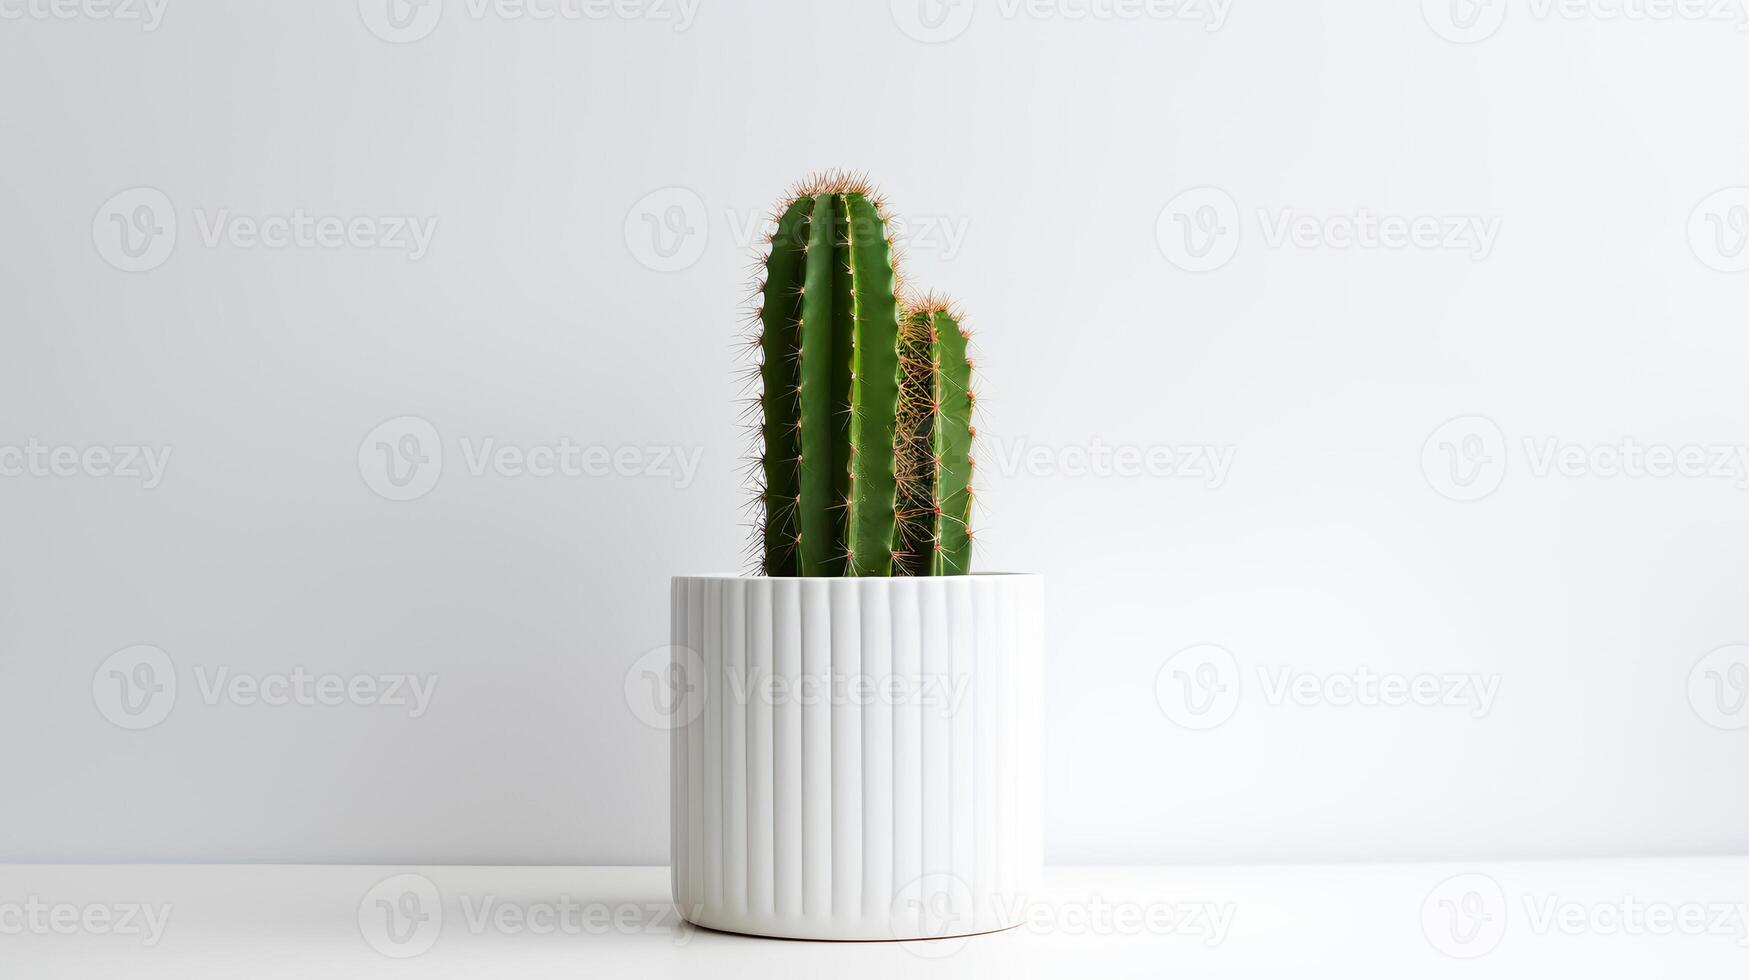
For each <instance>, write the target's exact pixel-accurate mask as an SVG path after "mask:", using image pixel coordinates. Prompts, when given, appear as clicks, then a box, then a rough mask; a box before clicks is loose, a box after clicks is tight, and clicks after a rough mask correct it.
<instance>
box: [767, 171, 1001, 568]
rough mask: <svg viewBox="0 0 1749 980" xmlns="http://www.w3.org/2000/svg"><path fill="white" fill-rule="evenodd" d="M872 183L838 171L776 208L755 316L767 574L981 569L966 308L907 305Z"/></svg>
mask: <svg viewBox="0 0 1749 980" xmlns="http://www.w3.org/2000/svg"><path fill="white" fill-rule="evenodd" d="M886 225H887V217H886V212H885V209H884V207H883V206H882V203H881V201H880V200H879V198H878V197H876V196H875V195H874V193H873V189H872V187H870V186H869V185H868V183H867V181H865V180H863V179H861V178H859V177H855V176H846V175H841V174H827V175H823V176H820V177H816V178H813V179H810V180H808V181H804V182H803V183H802V184H799V185H797V186H796V187H795V188H793V189H792V191H791V193H790V195H789V198H788V203H787V204H785V205H784V206H783V208H782V209H781V211H780V212H779V214H778V215H777V228H776V231H775V232H774V234H773V235H772V239H771V251H770V254H769V255H768V256H767V257H766V259H765V281H764V283H763V284H762V285H761V286H760V288H759V292H760V298H761V302H760V305H759V308H758V310H757V311H756V313H755V320H756V322H757V325H758V330H759V336H758V338H757V339H756V341H755V346H756V347H757V349H758V351H759V358H760V363H759V367H758V373H759V377H760V382H761V386H762V392H761V394H760V396H759V399H758V404H759V412H760V416H761V418H760V421H759V423H758V428H759V431H760V434H761V436H762V438H763V450H762V452H761V455H760V458H759V459H758V461H757V469H758V471H759V473H760V475H761V477H762V488H761V491H760V495H759V496H760V503H761V505H762V511H763V518H762V526H761V530H760V548H761V550H762V553H763V559H762V562H761V567H762V568H763V570H764V571H765V573H766V574H768V575H800V576H843V575H874V576H883V575H957V574H964V573H965V572H966V571H967V570H968V569H969V568H970V565H971V536H970V531H969V528H968V524H967V519H968V517H969V508H970V502H971V491H970V480H971V464H970V446H971V435H972V430H971V423H970V418H971V404H972V402H971V397H970V369H971V365H970V362H969V361H967V360H966V357H965V335H964V333H963V332H962V331H961V330H960V327H959V320H958V317H957V316H956V315H955V314H954V313H953V312H952V311H951V310H950V309H949V308H948V307H947V305H946V304H945V303H942V302H939V301H936V300H934V299H930V300H927V301H924V302H922V303H921V304H920V305H916V306H914V307H906V306H905V305H904V304H902V303H901V301H900V299H899V293H900V284H899V276H898V272H897V263H896V258H895V255H894V249H893V242H892V239H891V238H890V237H889V236H888V234H887V227H886Z"/></svg>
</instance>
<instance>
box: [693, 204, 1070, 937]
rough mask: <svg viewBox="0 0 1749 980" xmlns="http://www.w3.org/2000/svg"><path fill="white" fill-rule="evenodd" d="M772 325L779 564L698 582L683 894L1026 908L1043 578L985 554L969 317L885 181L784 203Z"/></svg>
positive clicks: (715, 900) (911, 924) (875, 918)
mask: <svg viewBox="0 0 1749 980" xmlns="http://www.w3.org/2000/svg"><path fill="white" fill-rule="evenodd" d="M774 217H775V225H776V228H775V231H774V232H773V234H772V236H771V238H770V242H769V251H768V253H767V254H765V255H764V256H762V266H763V281H762V282H761V283H760V285H759V287H758V295H759V306H758V309H757V310H756V312H755V315H754V325H755V333H756V337H755V338H754V340H753V342H752V345H751V346H752V349H753V351H754V352H755V360H756V363H757V366H756V373H757V380H758V385H759V388H760V392H759V394H758V396H757V398H756V399H755V401H754V404H755V406H756V408H755V409H754V412H755V415H756V420H755V423H754V426H753V427H754V428H755V430H756V435H757V440H756V441H757V443H758V447H759V448H758V450H757V455H756V458H755V460H754V461H753V466H752V469H753V471H754V473H755V474H756V478H757V480H758V487H759V489H758V499H757V501H756V507H757V510H758V512H759V514H760V520H759V522H758V525H757V532H756V536H755V542H754V550H755V551H756V552H757V554H758V574H753V575H745V576H736V575H718V576H682V577H677V578H675V579H674V582H673V636H674V639H673V648H674V651H675V653H674V671H673V676H674V677H675V678H676V690H677V692H678V693H679V695H680V696H681V697H682V698H684V699H686V700H687V701H688V702H689V703H688V704H686V705H684V706H682V707H681V708H680V710H679V711H678V714H677V717H680V718H683V719H687V721H686V723H685V724H681V725H679V726H678V727H676V728H675V729H674V731H673V734H672V781H671V792H670V797H671V826H672V839H671V849H672V864H673V888H674V897H675V902H676V904H677V905H678V906H679V908H680V910H681V912H682V913H683V914H684V915H685V916H686V917H687V918H688V919H690V920H691V921H693V922H695V923H697V924H699V925H702V926H706V927H709V928H714V929H721V930H726V931H730V932H741V933H750V934H755V935H768V936H783V937H789V938H805V939H843V940H870V939H903V940H910V939H922V938H931V937H945V936H960V935H969V934H973V933H979V932H988V931H993V930H996V929H1003V928H1008V927H1010V926H1013V925H1017V924H1018V923H1019V920H1020V918H1021V917H1022V916H1023V914H1024V911H1025V910H1024V908H1023V904H1024V901H1025V895H1026V891H1027V889H1028V887H1029V882H1030V879H1031V874H1032V872H1033V871H1034V870H1036V867H1037V864H1038V861H1039V857H1040V832H1039V799H1038V794H1037V787H1036V780H1035V773H1036V761H1037V735H1038V731H1037V724H1036V708H1035V701H1036V698H1037V695H1038V688H1037V683H1038V658H1039V653H1040V646H1041V642H1042V637H1041V628H1040V615H1041V611H1040V605H1041V602H1042V587H1041V582H1040V580H1039V579H1038V578H1037V577H1036V576H1031V575H1004V574H987V573H976V574H974V573H973V571H972V568H973V562H972V540H973V535H972V529H971V526H970V522H971V513H972V512H971V504H972V472H973V464H972V456H971V446H972V439H973V436H974V434H975V430H974V429H973V422H972V410H973V406H974V396H973V393H972V384H971V372H972V363H971V361H970V359H969V358H968V357H967V353H966V334H965V332H964V330H963V329H962V327H961V319H962V318H961V316H960V314H959V312H958V311H957V310H956V309H955V308H954V307H953V305H952V304H950V303H948V302H946V301H945V300H943V299H941V298H940V297H937V296H934V295H922V296H918V295H914V294H911V293H909V292H908V291H907V290H906V289H905V288H904V286H903V284H902V283H901V280H900V277H899V274H898V271H897V265H896V259H895V255H894V247H893V242H892V239H891V237H890V236H889V234H888V231H887V225H888V216H887V212H886V209H885V207H884V205H883V203H882V202H881V200H880V198H879V197H878V196H877V195H876V194H875V193H874V191H873V189H872V188H871V187H870V186H869V184H868V182H867V181H866V180H864V179H862V178H860V177H857V176H855V175H845V174H838V173H832V174H825V175H820V176H817V177H814V178H810V179H808V180H806V181H803V182H802V183H800V184H798V185H797V186H795V187H794V188H792V189H791V191H790V193H789V194H788V195H787V197H786V199H785V201H784V202H783V203H782V205H781V206H780V207H779V209H778V211H777V212H776V214H775V216H774Z"/></svg>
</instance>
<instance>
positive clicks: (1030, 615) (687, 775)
mask: <svg viewBox="0 0 1749 980" xmlns="http://www.w3.org/2000/svg"><path fill="white" fill-rule="evenodd" d="M673 587H674V595H673V618H674V623H673V637H674V639H673V645H674V673H673V675H672V676H673V679H674V681H675V683H676V690H677V692H678V695H679V697H680V698H681V703H680V704H678V705H677V709H678V710H677V713H676V727H675V728H674V731H673V734H672V740H673V744H672V751H673V759H672V762H673V768H672V776H671V785H670V804H671V819H672V839H671V848H672V855H671V856H672V862H673V886H674V900H675V903H676V904H677V905H678V906H679V908H680V911H681V913H682V914H683V915H684V916H685V917H686V918H687V919H688V920H690V921H691V922H694V923H696V924H698V925H701V926H705V927H707V928H711V929H721V930H725V931H729V932H740V933H749V934H753V935H762V936H781V937H787V938H795V939H840V940H871V939H874V940H880V939H885V940H894V939H904V940H909V939H924V938H937V937H947V936H962V935H970V934H974V933H980V932H990V931H993V930H997V929H1006V928H1009V927H1012V926H1015V925H1018V924H1019V923H1020V920H1021V919H1022V918H1023V917H1024V915H1025V909H1024V908H1023V907H1022V906H1023V902H1024V900H1025V896H1027V895H1028V894H1032V893H1033V891H1032V889H1033V875H1034V874H1035V873H1036V871H1037V869H1038V866H1039V863H1040V857H1041V833H1040V819H1039V805H1040V795H1039V790H1038V781H1037V769H1038V759H1039V740H1038V736H1039V730H1038V710H1037V703H1038V699H1039V693H1040V689H1039V684H1040V676H1039V670H1040V653H1041V646H1042V641H1043V637H1042V622H1041V618H1042V617H1041V609H1040V607H1041V603H1042V598H1043V596H1042V582H1041V580H1040V579H1039V578H1038V577H1037V576H1031V575H953V576H938V577H913V578H766V577H737V576H698V577H680V578H676V579H674V586H673Z"/></svg>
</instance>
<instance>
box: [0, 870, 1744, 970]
mask: <svg viewBox="0 0 1749 980" xmlns="http://www.w3.org/2000/svg"><path fill="white" fill-rule="evenodd" d="M401 875H413V876H418V877H411V878H396V876H401ZM667 875H668V873H667V870H666V869H665V868H508V867H425V868H413V867H356V866H348V867H290V866H229V867H220V866H163V865H140V866H53V865H36V866H32V865H10V866H0V977H4V978H6V980H14V978H36V977H80V976H93V977H106V978H108V977H174V978H178V980H189V978H198V977H226V978H266V977H298V978H308V977H353V976H368V977H378V976H381V977H400V976H421V977H490V978H501V977H573V978H574V977H610V976H611V977H618V976H624V977H689V978H710V980H730V978H738V977H749V978H752V977H757V978H759V980H773V978H782V977H808V976H821V977H827V978H829V980H851V978H855V977H863V976H867V977H882V978H891V977H895V976H901V975H903V976H913V975H916V976H967V977H971V976H1007V977H1014V976H1019V977H1056V976H1062V977H1131V976H1133V977H1232V976H1305V975H1312V976H1324V975H1328V976H1342V977H1356V976H1362V977H1373V976H1377V977H1391V978H1396V980H1401V978H1419V977H1448V976H1449V977H1565V976H1584V977H1597V976H1637V977H1680V978H1687V980H1693V978H1711V977H1720V978H1725V977H1729V978H1733V980H1743V978H1749V858H1683V859H1673V860H1629V861H1559V862H1523V863H1498V864H1469V865H1461V866H1460V865H1426V864H1416V865H1410V864H1404V865H1320V866H1314V865H1306V866H1246V867H1214V866H1198V867H1171V868H1158V867H1154V868H1053V869H1050V870H1049V871H1048V872H1047V873H1046V876H1045V880H1044V883H1043V887H1042V888H1041V889H1040V892H1039V894H1038V895H1037V896H1036V898H1035V899H1034V900H1033V901H1032V902H1031V909H1032V911H1033V916H1032V919H1031V921H1030V922H1029V924H1028V925H1025V926H1022V927H1020V928H1018V929H1015V930H1011V931H1009V932H1005V933H999V934H993V935H988V936H980V937H975V938H972V939H967V940H942V941H938V942H934V943H817V942H794V941H782V940H767V939H752V938H747V937H742V936H732V935H727V934H722V933H714V932H709V931H705V930H700V929H696V928H692V927H690V926H685V925H683V924H680V923H679V922H678V921H677V919H676V917H675V915H674V913H673V910H672V906H670V905H669V904H668V876H667ZM1456 875H1463V876H1465V877H1461V878H1458V879H1456V880H1455V881H1452V880H1451V879H1452V878H1453V876H1456ZM391 878H395V880H394V881H391V882H389V883H388V884H387V885H383V886H382V887H379V885H381V883H383V882H385V881H386V880H388V879H391ZM425 882H428V883H429V888H430V889H431V890H432V891H431V892H427V895H428V897H427V899H426V900H425V902H424V904H423V906H421V905H420V904H419V903H418V902H417V901H416V900H415V899H414V898H412V897H407V896H411V895H416V894H417V891H418V889H419V888H424V887H427V886H426V885H425ZM409 885H412V886H414V887H412V888H409ZM379 899H396V900H400V901H403V902H406V901H413V902H414V904H412V905H401V906H400V908H402V909H404V910H405V911H408V912H413V913H418V914H420V915H424V916H425V918H424V920H423V921H424V924H423V925H417V926H416V924H415V923H416V921H417V920H416V919H415V918H397V919H396V920H395V922H396V924H397V925H396V929H397V932H396V934H395V935H394V936H390V935H389V933H388V928H389V922H390V920H389V917H388V915H387V913H386V912H385V910H384V906H382V905H380V904H379V902H378V900H379ZM129 908H132V909H134V911H132V912H129V911H128V909H129ZM148 908H149V909H151V910H152V912H151V915H148V914H147V911H146V910H147V909H148ZM434 908H435V909H436V910H437V913H438V914H437V915H435V916H431V915H428V914H426V913H428V912H429V911H431V910H432V909H434ZM106 920H107V921H106ZM154 922H155V923H157V925H158V927H160V928H161V932H160V933H159V934H158V935H157V938H156V942H153V935H152V929H153V925H152V924H153V923H154ZM124 923H125V928H122V929H121V931H122V932H123V933H125V934H117V930H118V927H123V926H124ZM1454 924H1455V925H1456V926H1457V931H1454V929H1453V926H1454ZM420 930H423V931H420ZM389 953H393V954H397V955H395V956H391V955H387V954H389ZM408 953H414V954H416V955H411V956H406V955H404V954H408ZM1453 954H1456V955H1453Z"/></svg>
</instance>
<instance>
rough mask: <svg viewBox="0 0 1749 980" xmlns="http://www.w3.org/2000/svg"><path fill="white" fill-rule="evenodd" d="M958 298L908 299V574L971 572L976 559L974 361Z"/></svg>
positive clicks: (903, 345)
mask: <svg viewBox="0 0 1749 980" xmlns="http://www.w3.org/2000/svg"><path fill="white" fill-rule="evenodd" d="M960 319H961V317H960V315H959V313H958V312H957V311H955V310H954V308H953V306H952V304H951V303H949V302H947V301H946V300H944V299H940V298H937V297H934V296H926V297H923V298H922V299H918V300H914V301H912V302H909V303H907V304H906V308H905V314H904V319H903V321H902V325H901V329H900V337H899V347H900V351H901V358H900V360H901V363H902V364H903V370H904V384H903V385H902V386H901V394H900V398H899V446H900V452H899V455H900V464H899V465H900V481H899V484H900V497H901V501H900V502H901V505H902V508H901V512H900V516H899V540H900V553H901V554H902V555H903V558H902V560H901V563H902V565H903V566H904V568H903V572H902V574H907V575H964V574H965V573H966V572H967V571H968V570H969V569H970V568H971V564H972V528H971V518H972V437H973V436H975V435H976V434H977V430H976V429H975V428H974V427H973V426H972V406H973V404H974V403H975V402H976V400H977V397H976V395H975V394H974V393H973V391H972V362H971V360H970V359H969V358H968V357H967V356H966V340H967V337H966V332H965V330H964V329H963V328H962V327H961V326H960Z"/></svg>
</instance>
